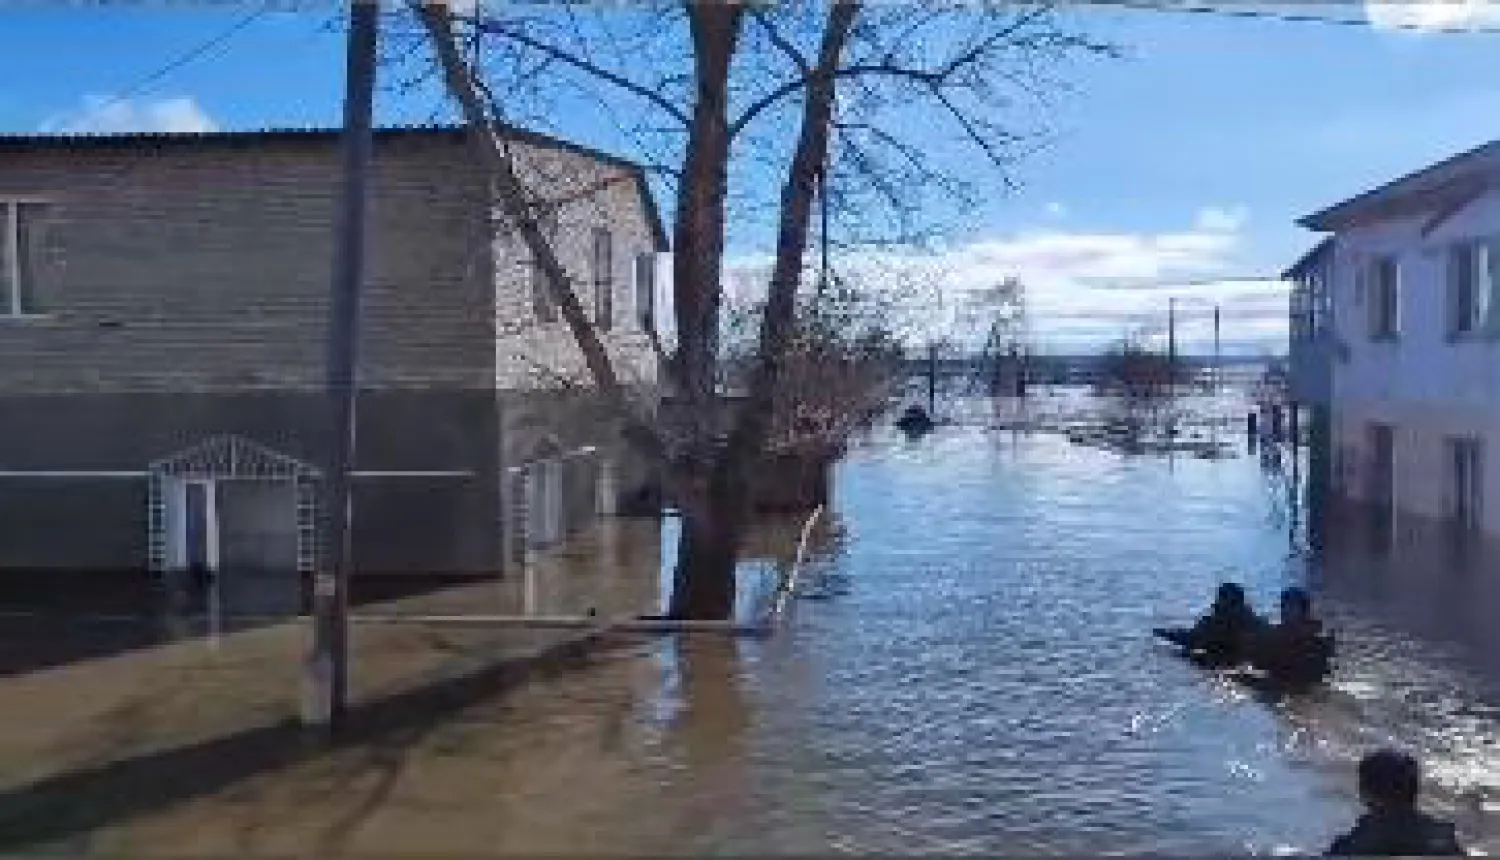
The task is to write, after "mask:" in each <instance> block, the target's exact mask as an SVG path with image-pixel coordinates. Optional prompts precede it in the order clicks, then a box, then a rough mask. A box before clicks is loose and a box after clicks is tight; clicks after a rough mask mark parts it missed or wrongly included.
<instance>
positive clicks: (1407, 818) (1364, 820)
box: [1328, 809, 1465, 857]
mask: <svg viewBox="0 0 1500 860" xmlns="http://www.w3.org/2000/svg"><path fill="white" fill-rule="evenodd" d="M1328 854H1329V855H1330V856H1334V855H1337V856H1342V857H1454V856H1459V857H1461V856H1463V855H1464V854H1465V852H1464V849H1463V847H1462V846H1460V845H1459V844H1458V833H1457V832H1456V831H1455V829H1454V827H1453V825H1452V824H1449V823H1448V822H1446V821H1439V820H1438V819H1436V818H1433V817H1432V816H1430V815H1426V814H1424V813H1421V812H1418V811H1416V810H1414V809H1413V810H1409V811H1404V812H1386V813H1373V812H1372V813H1367V814H1365V815H1362V816H1360V819H1359V821H1358V822H1357V823H1356V824H1355V825H1354V829H1353V830H1350V831H1349V832H1348V833H1345V834H1344V835H1343V836H1340V837H1339V838H1337V839H1335V840H1334V841H1333V845H1331V846H1329V848H1328Z"/></svg>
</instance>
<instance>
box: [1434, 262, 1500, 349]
mask: <svg viewBox="0 0 1500 860" xmlns="http://www.w3.org/2000/svg"><path fill="white" fill-rule="evenodd" d="M1497 256H1500V242H1497V240H1496V239H1495V238H1494V237H1474V238H1469V239H1463V240H1460V241H1457V242H1453V243H1452V244H1450V245H1449V246H1448V253H1447V257H1446V259H1447V268H1446V277H1445V281H1446V285H1447V290H1446V295H1447V307H1448V318H1447V334H1448V340H1449V341H1450V342H1456V341H1464V340H1473V339H1475V338H1478V337H1480V336H1481V335H1484V334H1486V333H1489V332H1491V330H1492V329H1493V325H1494V321H1493V317H1494V314H1495V304H1496V300H1497V298H1500V295H1497V294H1500V278H1497V277H1496V276H1495V275H1496V268H1497V267H1496V257H1497ZM1465 288H1467V289H1465Z"/></svg>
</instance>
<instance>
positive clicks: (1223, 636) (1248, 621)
mask: <svg viewBox="0 0 1500 860" xmlns="http://www.w3.org/2000/svg"><path fill="white" fill-rule="evenodd" d="M1264 627H1265V622H1264V621H1262V620H1261V617H1260V616H1259V615H1256V614H1255V611H1254V610H1253V609H1251V608H1250V601H1249V600H1248V599H1247V598H1246V597H1245V589H1244V588H1242V587H1240V585H1239V584H1238V583H1234V582H1226V583H1224V584H1223V585H1220V586H1219V590H1218V592H1217V593H1216V594H1215V595H1214V602H1213V605H1212V606H1210V607H1209V610H1208V614H1207V615H1204V616H1203V617H1202V618H1199V619H1198V622H1197V623H1196V624H1194V625H1193V626H1192V627H1191V628H1189V629H1188V630H1186V631H1185V632H1184V634H1183V636H1182V641H1181V643H1180V644H1181V645H1182V646H1183V647H1185V648H1187V649H1188V650H1190V651H1193V652H1194V653H1195V654H1196V655H1197V656H1198V657H1199V658H1200V659H1202V660H1204V661H1205V662H1208V663H1211V664H1214V665H1219V666H1235V665H1239V664H1240V663H1243V662H1245V660H1246V659H1247V658H1248V657H1249V656H1250V649H1251V646H1252V643H1253V642H1254V640H1255V637H1256V636H1258V635H1259V634H1260V632H1261V630H1262V629H1264Z"/></svg>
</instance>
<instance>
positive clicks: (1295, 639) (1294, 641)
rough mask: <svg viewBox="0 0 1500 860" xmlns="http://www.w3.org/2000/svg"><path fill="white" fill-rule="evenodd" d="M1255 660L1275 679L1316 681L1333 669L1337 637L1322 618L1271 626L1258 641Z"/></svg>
mask: <svg viewBox="0 0 1500 860" xmlns="http://www.w3.org/2000/svg"><path fill="white" fill-rule="evenodd" d="M1254 663H1255V666H1256V668H1259V669H1263V670H1264V671H1265V672H1266V673H1267V674H1268V675H1270V676H1271V678H1272V679H1273V680H1276V681H1280V682H1283V683H1287V684H1313V683H1317V682H1318V681H1321V680H1323V679H1324V678H1326V677H1327V676H1328V673H1329V672H1330V671H1332V669H1333V640H1332V639H1331V638H1330V637H1329V636H1328V635H1327V634H1325V633H1324V632H1323V625H1322V624H1321V623H1320V622H1317V621H1312V622H1309V623H1307V624H1303V625H1296V626H1291V625H1286V624H1277V625H1275V626H1273V627H1269V628H1267V629H1266V630H1265V632H1264V633H1263V634H1262V635H1261V636H1260V637H1259V638H1258V640H1257V641H1256V644H1255V655H1254Z"/></svg>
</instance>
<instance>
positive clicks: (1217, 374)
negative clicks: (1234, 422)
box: [1213, 305, 1224, 394]
mask: <svg viewBox="0 0 1500 860" xmlns="http://www.w3.org/2000/svg"><path fill="white" fill-rule="evenodd" d="M1223 375H1224V357H1223V354H1222V353H1221V352H1220V351H1219V306H1218V305H1214V375H1213V380H1214V394H1218V393H1219V390H1220V389H1221V388H1223V387H1224V379H1223Z"/></svg>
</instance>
